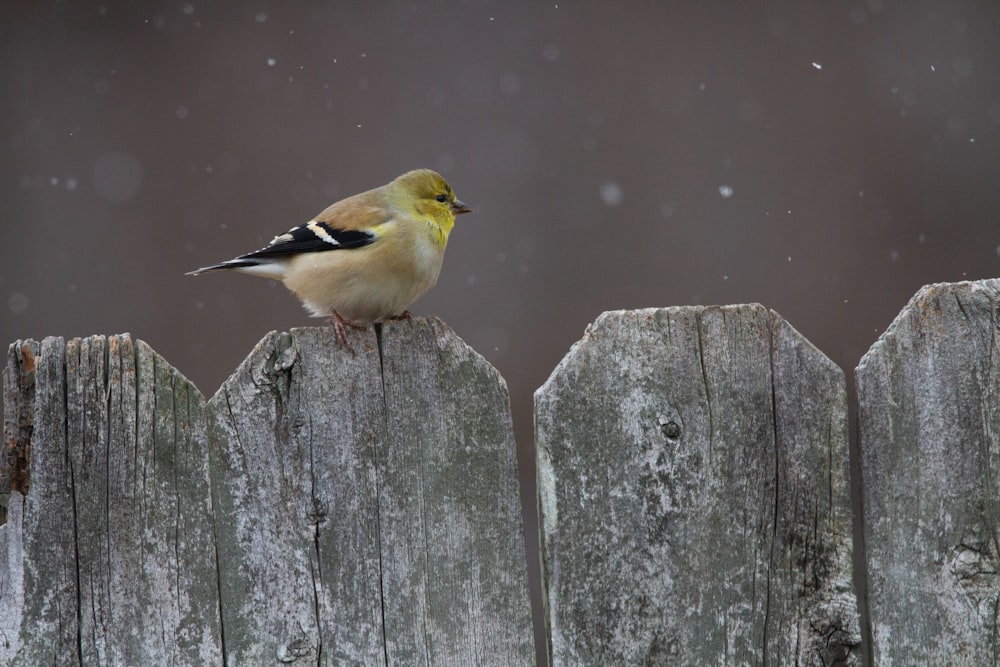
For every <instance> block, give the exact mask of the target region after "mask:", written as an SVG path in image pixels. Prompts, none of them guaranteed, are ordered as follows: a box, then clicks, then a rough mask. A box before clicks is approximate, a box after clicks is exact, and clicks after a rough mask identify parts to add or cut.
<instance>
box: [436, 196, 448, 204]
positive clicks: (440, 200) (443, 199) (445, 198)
mask: <svg viewBox="0 0 1000 667" xmlns="http://www.w3.org/2000/svg"><path fill="white" fill-rule="evenodd" d="M434 199H437V200H438V201H439V202H441V203H442V204H443V203H445V202H446V201H448V195H438V196H437V197H435V198H434Z"/></svg>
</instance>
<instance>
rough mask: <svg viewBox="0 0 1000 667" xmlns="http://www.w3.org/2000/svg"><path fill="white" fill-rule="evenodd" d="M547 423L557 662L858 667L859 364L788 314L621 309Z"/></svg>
mask: <svg viewBox="0 0 1000 667" xmlns="http://www.w3.org/2000/svg"><path fill="white" fill-rule="evenodd" d="M535 423H536V444H537V447H538V484H539V506H540V510H539V511H540V515H541V519H542V533H543V537H542V543H543V576H544V578H545V582H544V591H545V597H546V608H547V611H548V622H549V628H548V633H549V638H550V645H549V652H550V655H551V657H552V664H553V665H582V664H586V665H591V664H594V665H597V664H647V665H703V664H803V665H830V664H840V665H854V664H859V651H858V648H859V643H860V633H859V627H858V619H857V611H856V604H855V598H854V595H853V592H852V586H851V565H850V557H851V537H850V518H849V516H850V515H849V512H850V507H849V502H848V487H847V482H846V480H847V431H846V399H845V390H844V377H843V373H842V372H841V371H840V370H839V369H838V368H837V367H836V366H834V365H833V364H832V363H831V362H830V361H829V360H828V359H826V358H825V357H824V356H823V355H822V354H820V353H819V352H818V351H817V350H816V349H815V348H813V347H812V346H811V345H810V344H809V343H808V342H807V341H805V339H803V338H802V337H801V336H800V335H799V334H798V333H797V332H795V331H794V330H793V329H792V328H791V327H790V326H789V325H788V324H787V323H785V322H784V321H783V320H781V318H780V317H779V316H777V315H776V314H774V313H772V312H769V311H767V310H766V309H764V308H763V307H761V306H730V307H722V308H719V307H714V308H703V307H689V308H666V309H657V310H640V311H616V312H610V313H605V314H604V315H602V316H601V317H600V318H598V320H597V321H596V322H595V324H593V325H592V326H591V327H590V328H588V330H587V332H586V334H585V335H584V338H583V339H582V340H581V341H580V342H579V343H577V344H576V345H575V346H574V347H573V349H572V350H571V351H570V353H569V354H568V355H567V357H566V358H564V359H563V361H562V362H561V363H560V364H559V366H558V367H557V368H556V370H555V371H554V372H553V374H552V376H551V377H550V378H549V380H548V382H546V384H545V385H544V386H543V387H542V388H541V389H539V390H538V391H537V392H536V394H535Z"/></svg>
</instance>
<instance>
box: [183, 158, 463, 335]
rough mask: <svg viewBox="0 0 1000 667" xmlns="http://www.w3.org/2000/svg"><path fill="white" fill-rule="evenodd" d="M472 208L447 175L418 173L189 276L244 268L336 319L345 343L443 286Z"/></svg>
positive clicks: (316, 314)
mask: <svg viewBox="0 0 1000 667" xmlns="http://www.w3.org/2000/svg"><path fill="white" fill-rule="evenodd" d="M471 212H472V209H471V208H469V207H468V206H467V205H466V204H465V203H463V202H462V200H460V199H459V198H458V197H456V196H455V192H454V190H452V187H451V185H449V184H448V181H446V180H445V179H444V177H443V176H441V174H439V173H437V172H436V171H432V170H430V169H414V170H412V171H408V172H406V173H405V174H402V175H401V176H399V177H397V178H396V179H395V180H393V181H391V182H389V183H387V184H385V185H383V186H381V187H378V188H375V189H373V190H368V191H366V192H361V193H359V194H356V195H353V196H350V197H347V198H346V199H341V200H340V201H338V202H336V203H334V204H331V205H330V206H328V207H327V208H326V209H324V210H323V211H322V212H321V213H320V214H319V215H317V216H316V217H314V218H313V219H312V220H309V221H308V222H306V223H304V224H301V225H299V226H297V227H292V228H291V229H289V230H288V231H287V232H285V233H284V234H278V235H277V236H275V237H274V238H273V239H272V240H271V242H270V243H268V244H267V245H266V246H264V247H263V248H261V249H259V250H255V251H253V252H249V253H247V254H245V255H240V256H239V257H235V258H233V259H230V260H226V261H224V262H220V263H218V264H212V265H210V266H204V267H202V268H200V269H195V270H194V271H189V272H188V273H187V275H192V276H197V275H200V274H202V273H208V272H210V271H236V272H238V273H246V274H249V275H252V276H261V277H264V278H271V279H274V280H280V281H281V282H283V283H284V285H285V287H287V288H288V289H289V290H291V291H292V292H293V293H294V294H295V295H296V296H297V297H298V298H299V300H300V301H301V302H302V304H303V306H304V307H305V308H306V310H307V311H309V313H310V314H312V315H313V316H314V317H329V318H330V323H331V324H332V325H333V326H334V328H335V331H336V336H337V341H338V344H339V345H341V346H344V347H347V348H348V349H350V350H351V351H352V352H353V349H352V348H351V345H350V341H349V340H348V338H347V330H346V328H347V327H351V328H354V329H365V328H367V327H368V326H369V325H371V324H373V323H378V322H383V321H385V320H388V319H407V318H409V317H410V312H409V310H407V309H408V308H409V306H410V305H411V304H412V303H413V302H414V301H416V300H417V299H418V298H419V297H420V296H422V295H423V294H424V293H425V292H427V290H429V289H430V288H431V287H433V286H434V284H435V283H436V282H437V279H438V275H439V274H440V272H441V265H442V263H443V261H444V251H445V246H446V245H447V244H448V236H449V234H451V230H452V228H453V227H454V225H455V216H458V215H461V214H463V213H471Z"/></svg>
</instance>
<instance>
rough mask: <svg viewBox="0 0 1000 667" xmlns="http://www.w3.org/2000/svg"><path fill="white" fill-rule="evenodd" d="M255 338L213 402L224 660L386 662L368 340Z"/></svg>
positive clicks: (376, 413) (379, 421) (380, 423)
mask: <svg viewBox="0 0 1000 667" xmlns="http://www.w3.org/2000/svg"><path fill="white" fill-rule="evenodd" d="M351 333H352V340H353V345H354V348H355V349H356V350H358V355H357V356H354V355H352V354H350V353H349V352H347V351H343V350H338V349H336V341H335V336H334V335H333V333H332V331H331V330H327V329H319V328H316V329H293V330H292V331H291V332H290V333H271V334H269V335H268V336H267V337H265V338H264V340H262V341H261V342H260V343H258V345H257V346H256V347H255V348H254V350H253V352H251V354H250V356H248V357H247V359H246V360H245V361H244V362H243V364H242V365H241V366H240V368H239V369H238V370H237V371H236V372H235V373H234V374H233V376H232V377H231V378H230V379H229V380H227V381H226V382H225V383H224V384H223V386H222V388H221V389H220V390H219V391H218V393H216V395H215V396H213V397H212V399H211V401H210V405H211V406H212V410H213V414H214V415H215V416H214V419H213V422H212V425H211V438H210V439H211V449H212V452H213V469H214V470H215V473H216V474H215V484H214V487H215V499H216V524H217V528H216V530H217V537H218V552H219V580H220V586H221V595H222V609H223V627H224V631H225V643H226V659H227V664H229V665H232V666H234V667H237V666H239V665H246V664H264V663H268V664H270V663H271V662H272V661H274V660H279V661H281V662H282V663H283V664H303V665H305V664H310V665H315V664H323V665H338V664H365V665H378V664H384V655H385V654H384V649H383V637H382V621H381V601H380V599H381V587H380V574H379V571H380V563H379V538H378V495H377V483H378V482H377V477H376V472H375V460H374V456H375V443H376V442H378V441H384V440H385V409H384V405H383V399H382V388H381V381H380V376H379V359H378V349H377V345H376V342H375V336H374V333H373V332H366V334H364V335H362V334H361V333H359V332H351Z"/></svg>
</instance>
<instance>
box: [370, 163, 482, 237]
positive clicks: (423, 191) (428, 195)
mask: <svg viewBox="0 0 1000 667" xmlns="http://www.w3.org/2000/svg"><path fill="white" fill-rule="evenodd" d="M390 185H391V186H392V189H393V190H394V191H395V192H396V194H397V196H399V197H401V198H402V199H404V200H406V201H408V202H410V203H411V204H412V206H413V208H415V209H416V211H417V213H419V214H420V215H421V216H424V217H426V218H429V219H430V220H432V221H433V222H434V223H435V224H437V225H438V226H439V227H440V228H441V231H442V232H444V235H445V238H447V235H448V233H449V232H450V231H451V228H452V227H453V226H454V225H455V216H456V215H461V214H462V213H471V212H472V209H471V208H469V207H468V206H466V205H465V203H464V202H462V200H460V199H459V198H458V197H456V196H455V192H454V190H452V189H451V186H450V185H449V184H448V181H446V180H444V176H442V175H441V174H439V173H437V172H436V171H431V170H430V169H415V170H413V171H408V172H406V173H405V174H403V175H402V176H400V177H399V178H397V179H396V180H395V181H393V182H392V183H391V184H390Z"/></svg>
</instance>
